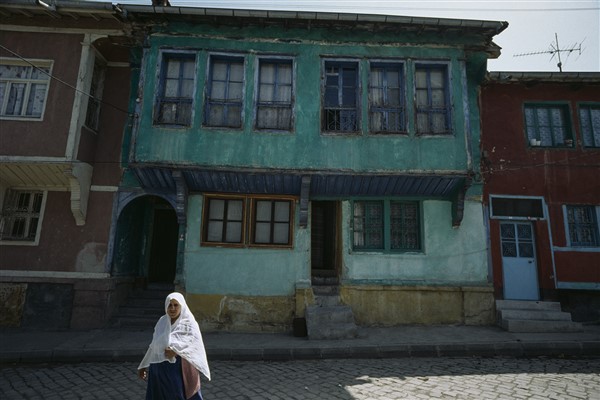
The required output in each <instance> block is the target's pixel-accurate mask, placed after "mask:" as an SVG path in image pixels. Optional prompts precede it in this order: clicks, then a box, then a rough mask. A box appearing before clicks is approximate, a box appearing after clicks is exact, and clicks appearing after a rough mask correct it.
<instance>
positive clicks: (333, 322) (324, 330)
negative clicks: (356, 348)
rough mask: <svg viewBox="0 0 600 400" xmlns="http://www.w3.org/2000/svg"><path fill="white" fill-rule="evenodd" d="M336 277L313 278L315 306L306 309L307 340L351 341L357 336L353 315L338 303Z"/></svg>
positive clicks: (348, 308) (348, 309)
mask: <svg viewBox="0 0 600 400" xmlns="http://www.w3.org/2000/svg"><path fill="white" fill-rule="evenodd" d="M339 290H340V289H339V286H338V280H337V277H336V278H333V277H313V293H314V295H315V304H314V305H310V306H308V307H306V329H307V332H308V338H309V339H313V340H323V339H326V340H327V339H352V338H356V337H357V336H358V328H357V327H356V324H355V323H354V315H353V314H352V309H351V308H350V307H349V306H346V305H343V304H341V302H340V295H339Z"/></svg>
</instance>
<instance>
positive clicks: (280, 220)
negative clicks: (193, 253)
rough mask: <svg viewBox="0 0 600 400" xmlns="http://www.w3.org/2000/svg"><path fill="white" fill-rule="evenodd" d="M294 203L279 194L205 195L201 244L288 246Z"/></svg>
mask: <svg viewBox="0 0 600 400" xmlns="http://www.w3.org/2000/svg"><path fill="white" fill-rule="evenodd" d="M294 202H295V200H294V199H293V198H289V197H280V196H273V197H265V196H258V195H245V196H223V195H206V197H205V203H204V218H203V229H202V244H203V245H219V246H232V247H291V246H292V244H293V241H292V237H293V226H294V217H293V216H294ZM247 210H250V212H247Z"/></svg>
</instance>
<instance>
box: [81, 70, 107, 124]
mask: <svg viewBox="0 0 600 400" xmlns="http://www.w3.org/2000/svg"><path fill="white" fill-rule="evenodd" d="M104 75H105V68H104V65H102V64H101V63H100V61H99V60H98V58H96V60H95V62H94V71H93V73H92V83H91V86H90V91H89V94H90V97H89V99H88V106H87V113H86V116H85V126H87V127H88V128H90V129H92V130H94V131H98V125H99V121H100V104H101V103H102V90H103V89H104Z"/></svg>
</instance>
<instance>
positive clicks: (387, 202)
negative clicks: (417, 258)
mask: <svg viewBox="0 0 600 400" xmlns="http://www.w3.org/2000/svg"><path fill="white" fill-rule="evenodd" d="M356 203H373V204H374V203H378V204H380V205H381V207H382V215H381V221H380V229H381V233H380V234H381V235H382V237H383V238H382V246H381V247H367V246H357V245H356V241H355V237H354V233H355V232H356V215H355V205H356ZM392 204H411V205H416V207H417V215H416V234H417V243H418V248H404V247H402V248H392V229H393V225H394V223H393V221H392V214H391V207H392ZM422 212H423V211H422V206H421V201H417V200H397V199H357V200H353V202H352V250H353V251H356V252H386V253H393V254H398V253H423V251H424V250H423V217H422Z"/></svg>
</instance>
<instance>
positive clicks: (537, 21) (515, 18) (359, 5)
mask: <svg viewBox="0 0 600 400" xmlns="http://www.w3.org/2000/svg"><path fill="white" fill-rule="evenodd" d="M104 1H107V0H104ZM109 1H110V0H109ZM112 1H113V3H115V2H116V3H121V4H150V3H151V0H112ZM170 2H171V5H172V6H176V7H206V8H242V9H261V10H289V11H320V12H348V13H357V14H389V15H405V16H419V17H439V18H457V19H476V20H492V21H507V22H508V23H509V26H508V28H507V29H506V30H504V31H503V32H502V33H500V34H499V35H497V36H496V37H495V38H494V42H495V43H496V44H498V45H499V46H500V47H502V55H501V56H500V57H499V58H498V59H495V60H490V61H489V63H488V70H489V71H554V72H559V68H558V66H557V64H558V55H559V54H560V57H561V61H562V70H563V72H581V71H587V72H600V0H521V1H508V0H220V1H209V0H170ZM557 39H558V46H557ZM556 49H559V50H561V51H560V52H558V53H557V52H556V51H554V50H556ZM562 50H565V51H562ZM531 53H540V54H531ZM521 54H526V55H521Z"/></svg>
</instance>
